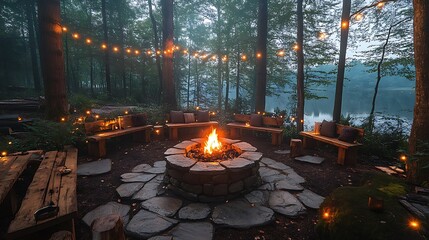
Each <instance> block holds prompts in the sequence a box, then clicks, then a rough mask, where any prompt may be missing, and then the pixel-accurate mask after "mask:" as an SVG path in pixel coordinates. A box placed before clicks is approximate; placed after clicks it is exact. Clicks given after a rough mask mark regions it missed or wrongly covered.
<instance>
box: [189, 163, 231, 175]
mask: <svg viewBox="0 0 429 240" xmlns="http://www.w3.org/2000/svg"><path fill="white" fill-rule="evenodd" d="M190 171H191V172H192V173H194V174H219V173H221V172H224V171H225V168H224V167H222V166H221V165H220V164H219V163H218V162H197V163H195V165H194V166H192V167H191V170H190Z"/></svg>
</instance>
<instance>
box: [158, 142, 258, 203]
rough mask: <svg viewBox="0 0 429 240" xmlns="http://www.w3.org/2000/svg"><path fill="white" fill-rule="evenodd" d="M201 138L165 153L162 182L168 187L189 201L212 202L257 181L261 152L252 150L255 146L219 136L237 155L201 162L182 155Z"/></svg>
mask: <svg viewBox="0 0 429 240" xmlns="http://www.w3.org/2000/svg"><path fill="white" fill-rule="evenodd" d="M201 141H202V140H201V139H193V141H183V142H182V143H179V144H177V145H176V146H174V148H170V149H168V150H167V151H166V152H165V155H166V157H165V159H166V162H167V165H166V167H167V170H166V176H165V181H166V183H167V186H168V188H169V189H171V190H172V191H174V192H175V193H177V194H179V195H182V196H184V197H186V198H189V199H191V200H196V201H201V202H213V201H224V200H228V199H232V198H234V197H237V196H239V195H242V194H244V193H247V192H250V191H251V190H253V189H255V188H256V187H258V186H259V185H260V184H261V178H260V176H259V171H258V170H259V161H260V159H261V158H262V153H260V152H256V148H254V147H253V146H251V145H250V144H248V143H246V142H239V141H238V140H230V139H222V142H224V143H227V144H232V145H233V147H235V148H237V150H238V151H239V152H240V153H241V155H240V156H238V157H237V158H234V159H230V160H224V161H219V162H218V161H209V162H201V161H197V160H195V159H192V158H189V157H186V156H185V153H186V150H187V149H190V148H192V147H195V145H196V144H200V143H201ZM181 149H183V150H184V151H183V152H184V153H181V151H180V150H181ZM171 153H179V154H171Z"/></svg>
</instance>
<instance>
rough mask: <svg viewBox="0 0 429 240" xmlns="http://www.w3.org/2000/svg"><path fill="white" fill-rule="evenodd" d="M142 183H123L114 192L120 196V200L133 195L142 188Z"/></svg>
mask: <svg viewBox="0 0 429 240" xmlns="http://www.w3.org/2000/svg"><path fill="white" fill-rule="evenodd" d="M143 185H144V183H140V182H136V183H124V184H121V185H120V186H119V187H117V188H116V192H117V193H118V194H119V196H121V198H128V197H131V196H132V195H134V193H136V192H137V191H138V190H140V189H141V188H142V187H143Z"/></svg>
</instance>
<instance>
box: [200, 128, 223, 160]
mask: <svg viewBox="0 0 429 240" xmlns="http://www.w3.org/2000/svg"><path fill="white" fill-rule="evenodd" d="M221 148H222V143H221V142H219V140H218V137H217V133H216V128H215V129H213V131H212V132H211V133H210V135H209V137H208V139H207V142H206V143H205V145H204V153H205V154H212V153H213V152H214V151H220V150H221Z"/></svg>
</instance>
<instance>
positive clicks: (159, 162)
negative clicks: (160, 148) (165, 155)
mask: <svg viewBox="0 0 429 240" xmlns="http://www.w3.org/2000/svg"><path fill="white" fill-rule="evenodd" d="M165 165H167V162H166V161H164V160H162V161H156V162H154V163H153V167H156V168H160V167H163V168H165Z"/></svg>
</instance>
